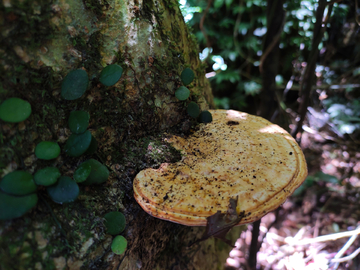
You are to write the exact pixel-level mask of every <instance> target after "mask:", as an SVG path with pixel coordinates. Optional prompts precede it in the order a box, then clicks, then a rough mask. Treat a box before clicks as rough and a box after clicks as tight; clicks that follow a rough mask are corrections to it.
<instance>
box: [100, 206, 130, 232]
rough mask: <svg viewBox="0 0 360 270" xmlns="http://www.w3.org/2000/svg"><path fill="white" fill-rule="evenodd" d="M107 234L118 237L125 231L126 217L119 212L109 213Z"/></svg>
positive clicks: (106, 220) (107, 215)
mask: <svg viewBox="0 0 360 270" xmlns="http://www.w3.org/2000/svg"><path fill="white" fill-rule="evenodd" d="M104 218H105V226H106V232H107V233H108V234H111V235H117V234H120V233H122V232H123V231H124V229H125V226H126V219H125V216H124V215H123V214H122V213H120V212H117V211H114V212H109V213H107V214H106V215H105V216H104Z"/></svg>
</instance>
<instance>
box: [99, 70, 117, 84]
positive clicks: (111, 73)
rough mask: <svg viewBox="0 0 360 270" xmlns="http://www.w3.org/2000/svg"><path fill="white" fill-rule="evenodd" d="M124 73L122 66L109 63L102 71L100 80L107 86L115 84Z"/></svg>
mask: <svg viewBox="0 0 360 270" xmlns="http://www.w3.org/2000/svg"><path fill="white" fill-rule="evenodd" d="M122 73H123V68H122V67H121V66H119V65H109V66H107V67H105V68H104V69H103V70H102V71H101V73H100V76H99V81H100V82H101V83H102V84H103V85H105V86H113V85H114V84H116V83H117V82H118V81H119V80H120V78H121V75H122Z"/></svg>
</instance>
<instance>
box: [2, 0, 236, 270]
mask: <svg viewBox="0 0 360 270" xmlns="http://www.w3.org/2000/svg"><path fill="white" fill-rule="evenodd" d="M0 27H1V41H0V44H1V45H0V59H1V60H0V69H1V72H0V77H1V82H0V102H2V101H3V100H5V99H7V98H9V97H19V98H22V99H24V100H27V101H28V102H29V103H30V104H31V107H32V114H31V115H30V117H29V118H28V119H27V120H25V121H24V122H21V123H16V124H11V123H5V122H3V121H1V122H0V173H1V176H3V175H5V174H7V173H9V172H11V171H13V170H24V171H28V172H30V173H32V174H33V173H35V172H36V171H37V170H39V169H41V168H43V167H46V166H55V167H57V168H59V170H60V172H61V174H62V175H65V176H69V177H72V176H73V173H74V170H75V169H76V168H77V166H78V165H79V164H81V163H82V162H83V161H84V160H87V159H89V158H94V159H97V160H99V161H100V162H102V163H103V164H105V165H106V166H107V167H108V168H109V170H110V172H111V173H110V177H109V180H108V181H107V182H106V183H105V184H102V185H97V186H81V187H80V196H79V197H78V199H77V200H76V201H75V202H74V203H70V204H64V205H59V204H56V203H54V202H52V201H51V199H50V198H49V196H48V195H47V193H46V190H45V188H43V187H39V188H38V191H37V192H38V195H39V198H40V199H39V202H38V204H37V206H36V207H35V208H33V209H32V210H31V211H30V212H29V213H27V214H26V215H24V216H23V217H21V218H17V219H14V220H10V221H0V268H1V269H5V270H7V269H17V270H20V269H72V270H74V269H140V268H141V269H154V268H156V269H220V268H222V264H223V263H224V262H225V258H226V257H227V254H228V251H229V247H226V246H224V245H223V243H222V242H218V241H217V240H214V239H209V240H207V241H205V242H202V243H200V244H197V245H194V246H192V247H191V248H187V245H188V244H189V243H190V242H192V241H194V240H195V239H197V238H199V237H200V236H201V234H202V233H203V230H204V228H199V227H186V226H181V225H178V224H174V223H170V222H166V221H162V220H159V219H155V218H153V217H151V216H149V215H147V214H146V213H145V212H144V211H143V210H142V209H141V208H140V207H139V206H138V204H137V203H136V202H135V200H134V199H133V196H132V180H133V178H134V177H135V175H136V174H137V172H139V171H140V170H142V169H144V168H147V167H157V166H159V165H160V164H161V163H162V162H174V161H176V160H178V159H179V157H180V156H179V153H177V152H176V151H174V150H173V149H172V148H171V147H170V146H169V145H167V144H166V143H165V142H164V141H163V140H162V138H163V134H164V133H165V132H176V133H187V132H188V131H189V129H190V128H191V127H192V126H194V125H196V124H197V123H196V121H195V120H193V119H191V118H190V117H189V116H188V115H187V113H186V104H187V102H189V101H194V102H196V103H197V104H198V105H199V106H200V108H201V109H203V110H204V109H207V108H209V107H211V106H212V94H211V89H210V86H209V83H208V82H207V81H206V79H205V76H204V75H205V74H204V72H205V71H204V66H202V64H201V62H200V61H199V59H198V51H197V46H196V43H195V42H194V38H193V36H192V35H191V34H190V32H189V30H188V28H187V26H186V25H185V23H184V21H183V18H182V16H181V13H180V10H179V7H178V3H177V1H176V0H160V1H157V0H154V1H146V2H142V1H123V0H104V1H98V0H94V1H93V0H83V1H80V0H59V1H55V0H53V1H48V0H38V1H30V0H22V1H15V0H4V1H2V5H1V6H0ZM114 63H117V64H119V65H121V66H122V67H123V69H124V72H123V76H122V78H121V79H120V80H119V81H118V83H116V84H115V85H114V86H111V87H105V86H103V85H102V84H101V83H100V82H99V80H98V75H99V73H100V72H101V70H102V69H103V68H104V67H105V66H107V65H109V64H114ZM185 67H191V68H192V69H193V70H194V71H195V74H196V77H195V80H194V81H193V82H192V83H191V84H190V85H189V86H188V87H189V89H190V91H191V95H190V97H189V100H188V101H187V102H183V101H178V100H177V99H176V98H175V95H174V92H175V90H176V89H177V88H178V87H179V86H180V85H182V83H181V80H180V74H181V71H182V70H183V69H184V68H185ZM79 68H82V69H84V70H85V71H86V72H87V74H88V75H89V78H90V84H89V87H88V89H87V91H86V92H85V94H84V95H83V96H82V97H81V98H79V99H77V100H73V101H69V100H64V99H62V98H61V95H60V92H61V82H62V80H63V78H64V77H65V76H66V74H67V73H68V72H69V71H70V70H74V69H79ZM73 110H85V111H87V112H89V114H90V126H89V130H90V131H91V133H92V135H93V136H94V137H95V138H96V139H97V141H98V143H99V147H98V150H97V152H96V153H95V154H93V155H91V156H89V155H83V156H81V157H78V158H73V157H69V156H67V155H66V154H65V153H64V151H63V150H62V153H61V155H60V156H59V157H58V158H57V159H55V160H50V161H44V160H39V159H37V158H36V156H35V155H34V148H35V146H36V144H38V143H39V142H41V141H56V142H58V143H59V145H60V147H61V148H62V149H63V147H64V145H65V142H66V140H67V138H68V137H69V135H70V134H71V132H70V131H69V129H68V122H67V121H68V118H69V115H70V112H71V111H73ZM116 210H118V211H121V212H123V213H124V214H125V216H126V219H127V225H126V229H125V231H124V232H123V235H124V237H125V238H126V239H127V240H128V248H127V251H126V252H125V253H124V254H123V255H115V254H114V253H112V252H111V249H110V244H111V241H112V236H110V235H108V234H106V229H105V227H104V219H103V216H104V215H105V214H106V213H108V212H110V211H116ZM238 233H239V228H237V229H235V230H234V231H233V233H232V236H231V237H232V240H233V241H235V239H236V237H237V236H238ZM176 267H177V268H176Z"/></svg>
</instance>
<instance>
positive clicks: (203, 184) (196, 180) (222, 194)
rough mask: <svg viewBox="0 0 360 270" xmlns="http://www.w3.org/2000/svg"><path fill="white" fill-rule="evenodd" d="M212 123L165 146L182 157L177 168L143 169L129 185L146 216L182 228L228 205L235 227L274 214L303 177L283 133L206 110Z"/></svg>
mask: <svg viewBox="0 0 360 270" xmlns="http://www.w3.org/2000/svg"><path fill="white" fill-rule="evenodd" d="M210 112H211V114H212V117H213V121H212V122H211V123H209V124H200V125H199V129H198V130H197V131H196V132H195V133H193V134H192V135H191V136H189V137H188V138H182V137H178V136H170V138H168V141H169V142H171V143H172V145H173V146H174V147H175V148H176V149H178V150H181V151H183V154H184V155H183V158H182V160H181V161H179V162H177V163H172V164H168V163H164V164H162V165H161V166H160V168H159V169H151V168H149V169H145V170H143V171H141V172H139V173H138V175H137V176H136V178H135V180H134V196H135V199H136V201H137V202H138V203H139V204H140V206H141V207H142V208H143V209H144V210H145V211H146V212H147V213H149V214H150V215H152V216H154V217H157V218H160V219H164V220H168V221H172V222H176V223H180V224H183V225H188V226H206V224H207V218H208V217H210V216H212V215H214V214H216V213H217V212H218V211H220V212H221V213H226V212H227V210H228V206H229V201H230V199H234V200H236V199H237V205H236V212H237V213H238V214H240V213H242V212H243V213H244V217H243V218H242V219H241V220H240V221H239V223H238V224H246V223H250V222H254V221H256V220H258V219H260V218H261V217H262V216H264V215H265V214H266V213H268V212H270V211H272V210H274V209H276V208H277V207H278V206H280V205H281V204H282V203H284V202H285V200H286V198H287V197H288V196H290V195H291V194H292V193H293V192H294V191H295V189H296V188H298V187H299V186H300V185H301V183H302V182H303V181H304V180H305V178H306V176H307V166H306V162H305V158H304V155H303V153H302V151H301V149H300V147H299V146H298V144H297V143H296V141H295V140H294V139H293V138H292V137H291V135H290V134H289V133H287V132H286V131H285V130H284V129H282V128H280V127H279V126H277V125H274V124H272V123H271V122H269V121H267V120H265V119H263V118H261V117H257V116H253V115H249V114H247V113H243V112H238V111H233V110H210Z"/></svg>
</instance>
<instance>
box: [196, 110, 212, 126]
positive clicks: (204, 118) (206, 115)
mask: <svg viewBox="0 0 360 270" xmlns="http://www.w3.org/2000/svg"><path fill="white" fill-rule="evenodd" d="M199 121H200V123H210V122H211V121H212V115H211V113H210V112H209V111H202V112H201V113H200V115H199Z"/></svg>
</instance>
